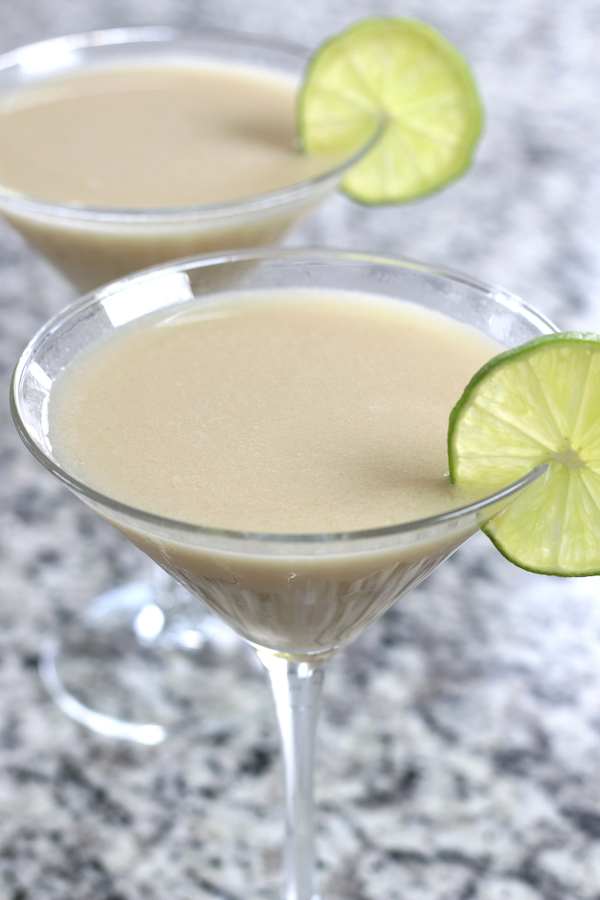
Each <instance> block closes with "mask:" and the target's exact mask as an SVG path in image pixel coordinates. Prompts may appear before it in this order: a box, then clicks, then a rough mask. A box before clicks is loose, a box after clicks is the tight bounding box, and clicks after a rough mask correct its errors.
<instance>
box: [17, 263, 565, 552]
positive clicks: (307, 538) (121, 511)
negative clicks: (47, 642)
mask: <svg viewBox="0 0 600 900" xmlns="http://www.w3.org/2000/svg"><path fill="white" fill-rule="evenodd" d="M261 259H262V260H264V261H276V260H282V261H284V260H289V261H292V262H295V263H297V262H299V261H305V262H309V261H312V262H316V261H323V260H325V261H329V262H335V261H338V262H362V263H368V264H371V265H376V264H379V265H391V266H398V267H400V268H405V269H411V270H413V271H417V272H422V273H423V274H428V275H431V276H434V277H438V278H444V279H447V280H450V281H454V282H457V283H462V284H466V285H469V286H470V287H472V288H475V289H476V290H480V291H484V292H485V293H487V294H491V295H492V296H493V297H494V299H495V300H496V301H497V302H501V303H503V305H504V306H505V307H506V308H508V309H512V310H513V311H518V312H520V313H521V314H522V315H524V317H525V318H526V319H528V320H529V321H531V322H535V323H536V324H537V325H538V326H539V327H541V328H542V330H543V332H545V333H553V332H556V331H557V329H556V327H555V326H554V325H553V323H552V322H551V321H550V320H549V319H547V318H546V316H544V315H543V314H542V313H539V312H537V311H536V310H535V309H533V308H532V307H530V306H529V305H528V304H527V303H525V302H524V301H523V300H521V299H520V298H519V297H518V296H517V295H516V294H512V293H511V292H510V291H506V290H504V289H503V288H499V287H496V286H494V285H491V284H488V283H486V282H483V281H480V280H479V279H476V278H473V277H471V276H469V275H465V274H464V273H462V272H460V271H458V270H455V269H451V268H447V267H444V266H437V265H428V264H426V263H422V262H419V261H417V260H413V259H410V258H409V257H404V256H396V255H391V254H389V255H388V254H370V253H360V252H356V251H352V250H339V249H329V248H328V249H326V250H324V249H321V248H310V247H307V248H269V247H267V248H260V249H253V250H236V251H230V252H224V253H216V254H215V253H207V254H203V255H201V256H196V257H190V258H188V259H185V260H177V261H176V262H175V263H169V264H166V265H159V266H153V267H152V268H150V269H145V270H144V271H143V272H140V273H134V274H133V275H127V276H125V277H124V278H122V279H119V280H118V281H115V282H112V283H111V284H109V285H105V286H104V287H101V288H99V289H97V290H95V291H92V292H90V293H89V294H86V295H85V296H84V297H82V298H81V299H79V300H77V301H75V303H73V304H71V305H70V306H67V307H66V308H65V309H64V310H62V311H61V312H60V313H58V314H57V315H56V316H54V317H53V318H52V319H50V320H49V321H48V322H47V323H46V324H45V325H43V326H42V328H40V329H39V331H38V332H37V334H36V335H34V337H33V338H32V339H31V341H30V342H29V344H28V345H27V347H26V348H25V349H24V350H23V353H22V354H21V357H20V358H19V360H18V362H17V365H16V367H15V370H14V372H13V376H12V380H11V387H10V408H11V414H12V417H13V421H14V424H15V427H16V429H17V432H18V433H19V436H20V437H21V439H22V441H23V443H24V444H25V446H26V447H27V449H28V450H29V451H30V452H31V453H32V455H33V456H34V457H35V458H36V459H37V460H38V462H40V463H41V464H42V465H43V466H44V467H45V468H46V469H47V470H48V471H49V472H51V473H52V475H54V476H55V477H56V478H57V479H58V480H59V481H61V482H62V483H63V484H65V485H66V486H67V487H69V488H70V489H71V490H72V491H73V492H74V493H76V494H78V495H81V496H83V497H85V498H86V499H88V500H89V501H90V502H91V503H93V504H97V505H100V506H103V507H105V508H107V509H109V510H111V511H112V512H114V513H116V514H117V515H120V516H125V517H126V518H127V519H131V520H134V521H141V522H144V523H145V524H147V525H151V526H155V527H158V528H162V529H166V530H168V531H171V532H173V531H178V532H179V533H180V534H186V535H190V536H191V535H194V536H198V537H200V536H202V537H206V538H208V539H219V538H220V539H222V540H225V541H226V542H236V543H238V544H239V542H240V541H242V542H244V543H249V542H255V543H258V544H263V545H268V544H271V545H276V544H282V545H291V544H299V545H302V546H305V547H307V546H310V545H313V546H314V545H327V544H333V543H342V544H344V545H348V544H350V543H352V542H364V541H365V540H366V541H369V540H370V539H373V540H374V539H381V538H390V537H393V536H396V535H398V536H400V535H403V534H410V533H412V532H418V531H427V530H429V529H431V528H435V527H436V526H440V525H445V524H449V523H454V522H459V521H460V520H461V519H463V518H467V517H469V516H473V515H476V514H477V513H480V512H482V511H483V510H485V509H487V508H488V507H490V506H493V505H494V504H496V503H501V502H502V501H504V500H507V499H509V498H510V497H511V496H512V495H513V494H516V493H518V492H519V491H520V490H522V489H523V488H524V487H526V486H527V485H529V484H531V483H532V482H533V481H535V480H536V479H537V478H538V477H540V475H542V474H543V473H544V472H545V471H546V469H547V466H545V465H540V466H538V467H536V468H535V469H533V470H531V471H530V472H528V473H527V474H526V475H524V476H523V477H521V478H520V479H518V480H517V481H515V482H513V483H511V484H509V485H506V486H505V487H503V488H501V489H499V490H497V491H495V492H494V493H493V494H490V495H488V496H486V497H483V498H480V499H479V500H476V501H474V502H473V503H469V504H467V505H465V506H461V507H457V508H456V509H452V510H449V511H447V512H444V513H440V514H438V515H435V516H428V517H426V518H424V519H416V520H412V521H409V522H401V523H398V524H396V525H387V526H383V527H379V528H367V529H359V530H356V531H341V532H323V533H318V532H317V533H296V534H294V533H291V534H288V533H269V532H254V531H237V530H234V529H226V528H213V527H209V526H205V525H197V524H193V523H190V522H181V521H179V520H177V519H171V518H168V517H166V516H160V515H157V514H155V513H150V512H146V511H144V510H140V509H137V508H136V507H133V506H129V505H128V504H125V503H121V502H120V501H118V500H115V499H114V498H112V497H108V496H107V495H105V494H103V493H102V492H100V491H96V490H95V489H94V488H91V487H90V486H89V485H87V484H85V483H84V482H82V481H79V480H78V479H77V478H75V477H74V476H72V475H71V474H70V473H69V472H67V471H66V470H65V469H63V468H62V467H61V466H60V465H59V464H58V463H56V462H55V461H54V460H52V459H51V458H50V457H49V456H48V455H47V454H46V453H45V452H44V451H43V450H42V449H41V448H40V447H39V446H38V444H37V443H36V441H35V440H33V439H32V437H31V436H30V434H29V430H28V428H27V425H26V424H25V421H24V417H23V416H22V415H21V410H20V401H19V388H20V385H21V383H22V380H23V377H24V375H25V373H26V371H27V367H28V365H29V363H30V362H31V361H32V357H33V356H34V354H35V353H36V351H37V350H38V349H39V348H40V347H41V346H42V345H43V343H44V342H45V340H46V339H47V338H48V337H50V336H51V335H52V334H53V333H55V332H56V331H57V330H58V329H60V328H61V327H62V326H63V325H66V324H67V323H68V322H69V321H70V320H71V319H72V318H73V317H74V316H75V315H77V314H78V313H81V312H83V311H84V310H85V309H87V308H90V307H93V306H97V305H100V304H101V303H102V302H103V300H104V299H106V298H107V297H110V296H113V295H114V294H116V293H118V292H119V291H120V290H126V289H127V288H128V286H130V285H135V284H142V283H144V282H146V281H151V280H152V279H153V278H159V277H162V276H166V275H169V274H173V273H181V272H187V271H193V270H195V269H199V268H203V267H206V266H212V265H219V264H221V265H226V264H227V263H236V262H246V261H250V260H252V261H259V260H261Z"/></svg>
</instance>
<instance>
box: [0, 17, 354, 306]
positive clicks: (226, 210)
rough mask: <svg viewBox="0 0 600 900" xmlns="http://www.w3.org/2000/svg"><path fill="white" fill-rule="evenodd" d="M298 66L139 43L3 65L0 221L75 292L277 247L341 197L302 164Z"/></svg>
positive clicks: (224, 45)
mask: <svg viewBox="0 0 600 900" xmlns="http://www.w3.org/2000/svg"><path fill="white" fill-rule="evenodd" d="M303 64H304V60H303V58H302V56H301V55H300V54H295V53H294V52H292V51H291V50H286V49H285V48H278V47H277V46H276V45H263V44H260V43H254V42H253V41H252V40H251V39H244V38H237V37H235V36H227V35H218V34H216V35H211V34H210V33H208V34H206V35H198V36H196V37H194V36H189V35H186V34H185V33H179V32H177V31H176V30H174V29H131V30H118V31H114V32H110V31H109V32H100V33H96V34H95V35H94V34H91V35H81V36H77V35H76V36H73V37H71V38H62V39H58V40H57V41H49V42H45V43H42V44H39V45H32V46H31V47H28V48H23V49H22V50H21V51H14V52H13V53H12V54H6V55H5V56H4V57H0V211H1V212H2V213H3V215H4V216H5V217H6V218H7V219H8V221H9V222H10V223H11V224H12V225H14V227H15V228H17V229H18V230H19V231H21V232H22V233H23V235H24V236H25V237H26V238H27V240H28V241H29V242H30V243H31V244H32V245H33V246H35V247H36V248H37V249H38V250H40V251H41V252H42V253H43V254H44V255H45V256H46V257H47V258H48V259H50V260H51V261H52V262H54V263H55V264H56V265H57V266H58V268H59V269H61V270H62V271H63V273H64V274H66V275H67V277H68V278H69V279H70V280H71V281H72V282H73V283H74V284H75V285H76V286H77V287H78V288H80V289H81V290H87V289H89V288H90V287H94V286H97V285H98V284H101V283H103V282H105V281H107V280H110V279H113V278H116V277H118V276H120V275H124V274H126V273H128V272H131V271H135V270H136V269H139V268H143V267H145V266H149V265H152V264H155V263H158V262H163V261H167V260H170V259H174V258H177V257H181V256H188V255H191V254H194V253H201V252H206V251H210V250H221V249H226V248H233V247H237V246H246V247H247V246H254V245H262V244H270V243H276V242H277V241H278V240H279V239H280V238H281V236H282V235H283V234H284V233H285V232H286V231H287V230H288V229H289V227H290V226H291V225H292V224H293V223H294V222H295V221H296V220H297V219H298V218H299V217H300V216H301V215H302V214H303V213H306V212H307V211H309V210H310V209H312V208H314V207H315V206H316V205H317V204H318V203H319V202H320V201H321V200H322V199H323V197H324V196H326V195H327V194H328V193H329V192H330V191H331V190H333V188H334V187H335V185H336V184H337V180H338V179H337V176H336V175H335V174H333V172H334V170H335V168H336V166H338V165H339V164H340V162H341V160H340V159H339V158H336V159H333V158H331V157H329V158H323V157H321V158H320V159H316V158H309V157H306V156H303V155H302V154H300V153H299V152H297V150H296V149H295V97H296V90H297V85H298V80H299V77H300V74H301V71H302V68H303Z"/></svg>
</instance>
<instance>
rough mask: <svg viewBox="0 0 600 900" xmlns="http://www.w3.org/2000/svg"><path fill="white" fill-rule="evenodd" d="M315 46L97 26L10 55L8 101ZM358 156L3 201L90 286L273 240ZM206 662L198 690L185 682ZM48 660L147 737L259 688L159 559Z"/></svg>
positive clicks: (62, 265) (52, 679) (291, 65)
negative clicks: (162, 192) (112, 75)
mask: <svg viewBox="0 0 600 900" xmlns="http://www.w3.org/2000/svg"><path fill="white" fill-rule="evenodd" d="M306 58H307V53H306V51H304V50H302V49H300V48H297V47H292V46H287V45H283V44H279V43H276V42H268V41H265V40H261V39H257V38H253V37H251V36H243V35H236V34H230V33H225V32H223V33H221V32H211V31H196V32H190V31H189V30H183V29H178V28H173V27H164V26H160V27H140V28H119V29H111V30H106V31H96V32H91V33H87V34H76V35H69V36H66V37H60V38H56V39H52V40H48V41H43V42H40V43H37V44H32V45H29V46H25V47H21V48H19V49H17V50H14V51H12V52H10V53H6V54H4V55H3V56H0V102H6V101H8V102H9V103H10V102H11V100H12V98H13V97H15V96H17V92H19V91H22V90H23V89H31V88H34V89H37V88H38V87H39V86H42V87H44V86H45V85H48V84H52V83H55V82H56V79H61V78H69V79H71V78H77V77H78V76H85V75H86V74H89V73H90V72H98V71H101V70H103V69H107V68H108V69H109V70H111V69H112V70H115V69H116V70H118V69H119V67H131V66H149V65H150V66H157V65H158V66H162V65H164V66H167V67H168V66H170V65H171V66H172V65H178V64H181V63H183V64H187V63H191V64H197V63H202V64H208V65H217V66H219V67H221V68H225V69H227V67H234V68H235V69H237V70H239V69H240V67H241V68H242V70H244V69H245V70H247V71H248V72H257V73H259V74H262V75H265V74H266V75H268V76H271V77H276V78H279V79H281V78H283V79H285V80H287V81H288V82H292V83H294V84H298V83H299V81H300V78H301V76H302V72H303V70H304V67H305V64H306ZM99 137H101V136H100V135H99ZM352 162H353V160H352V159H346V160H344V161H343V162H340V159H339V158H336V159H335V160H331V161H329V163H327V161H326V160H324V161H323V164H322V165H321V163H319V166H318V168H319V173H318V174H317V175H315V176H314V177H311V178H310V179H308V180H303V181H300V182H298V183H295V184H290V185H287V186H285V187H283V188H280V189H278V190H273V191H271V192H269V193H266V194H262V195H260V196H250V197H245V198H242V199H239V200H233V201H228V202H224V203H213V204H210V205H200V206H198V205H195V206H194V205H189V206H183V207H182V206H179V207H160V208H146V207H144V208H113V207H109V206H91V205H89V204H86V203H81V202H61V201H58V200H49V199H47V198H44V197H39V196H35V195H33V194H31V193H26V192H23V190H16V189H14V188H11V187H10V186H8V185H4V184H2V183H1V181H0V213H1V214H2V215H3V216H4V217H5V218H6V220H7V221H8V222H9V223H10V224H11V225H13V226H14V227H15V228H16V229H17V230H18V231H20V232H21V233H22V234H23V236H24V237H25V238H26V239H27V241H29V242H30V243H31V245H32V246H33V247H34V248H35V249H36V250H38V251H39V252H40V253H42V254H43V255H44V256H45V257H46V258H47V259H48V260H49V261H50V262H52V263H53V264H54V265H55V266H56V267H57V268H58V269H59V270H60V271H61V272H62V274H63V275H65V276H66V277H67V278H68V279H69V281H71V282H72V284H73V285H74V286H75V287H76V288H77V289H78V290H79V291H82V292H83V291H88V290H90V289H92V288H96V287H98V286H99V285H100V284H103V283H104V282H107V281H110V280H114V279H116V278H118V277H121V276H123V275H126V274H128V273H130V272H133V271H135V270H138V269H141V268H144V267H147V266H151V265H155V264H157V263H161V262H165V261H168V260H172V259H175V258H178V257H183V256H188V255H192V254H197V253H201V252H206V251H214V250H224V249H228V248H234V247H248V246H260V245H264V244H273V243H275V242H277V241H278V240H279V239H280V238H281V237H282V236H283V235H284V234H285V233H286V232H287V231H288V230H289V229H290V228H291V227H292V226H293V225H294V224H295V223H296V222H297V221H298V220H299V219H300V218H301V217H302V216H305V215H307V214H308V213H309V212H310V211H311V210H313V209H314V208H315V207H316V206H318V205H319V204H320V203H321V202H322V201H323V200H324V199H325V198H326V197H327V196H328V195H329V194H330V193H332V192H333V191H334V190H335V188H336V187H337V186H338V184H339V182H340V179H341V177H342V175H343V173H344V172H345V171H346V169H347V167H348V166H349V165H350V164H351V163H352ZM54 164H56V163H54ZM176 165H177V147H176V146H174V147H173V166H176ZM298 171H301V169H300V168H299V169H298ZM117 635H120V641H117ZM117 644H119V646H120V647H121V651H120V652H119V653H118V654H117V650H116V648H117ZM109 646H110V650H109ZM177 651H181V652H177ZM235 660H237V666H238V667H239V672H238V674H237V676H235V675H234V668H233V663H234V661H235ZM219 661H221V662H222V665H219ZM194 669H195V672H196V675H197V678H196V687H195V689H194V690H193V691H192V690H189V691H187V692H182V690H181V686H182V684H185V683H189V682H190V678H191V675H192V674H193V670H194ZM40 671H41V674H42V678H43V680H44V683H45V685H46V687H47V688H48V690H49V692H50V693H51V695H52V696H53V698H54V700H55V701H56V702H57V703H58V705H59V706H60V707H61V709H62V710H63V711H64V712H65V713H67V715H69V716H71V717H72V718H74V719H76V720H77V721H79V722H81V723H82V724H85V725H87V726H88V727H90V728H92V729H94V730H95V731H98V732H100V733H103V734H107V735H110V736H114V737H121V738H128V739H132V740H136V741H141V742H144V743H153V742H157V741H160V740H162V739H163V737H164V736H165V735H166V734H167V732H168V731H171V730H173V729H178V728H181V727H185V726H187V725H189V724H190V723H194V727H195V728H198V727H202V728H204V729H206V730H209V731H210V730H213V729H214V728H217V729H218V728H221V727H222V726H223V725H224V724H227V723H228V722H231V721H233V720H234V719H236V718H237V717H239V715H240V714H243V713H244V712H245V711H247V710H248V709H249V704H250V703H251V700H252V697H253V689H254V683H253V680H252V679H253V672H254V669H253V661H252V658H250V662H249V657H248V654H247V652H244V651H243V650H240V644H239V642H237V639H236V638H235V636H233V635H232V634H231V633H230V632H229V630H228V629H226V628H225V627H224V626H222V625H221V624H220V623H219V622H217V621H216V620H215V619H214V617H207V615H206V612H205V611H204V608H203V607H202V606H201V605H200V604H199V603H198V601H197V600H195V599H194V598H192V597H191V596H190V595H189V594H188V593H187V592H185V591H184V590H183V589H176V588H175V587H174V585H173V583H172V582H171V581H170V579H167V578H166V576H164V573H163V575H162V578H161V576H160V572H159V570H157V571H156V572H155V573H153V574H152V575H151V576H150V577H149V578H148V580H144V581H141V582H138V583H135V584H131V585H126V586H124V587H121V588H118V589H115V590H114V591H111V592H109V593H108V594H105V595H102V596H101V597H99V598H97V600H96V601H95V602H94V603H93V604H92V605H91V606H90V608H89V609H88V610H87V612H86V613H85V614H84V615H83V616H82V617H81V618H80V619H79V620H78V621H76V622H74V623H73V625H72V626H71V627H70V628H69V629H68V630H65V631H64V633H63V639H62V643H59V642H56V641H53V640H52V641H49V642H48V643H47V645H46V647H45V648H44V650H43V652H42V653H41V656H40ZM203 676H205V677H203ZM255 677H256V673H254V678H255ZM248 679H249V681H248ZM150 684H153V685H154V690H153V691H152V690H149V685H150ZM200 723H203V724H202V725H201V724H200Z"/></svg>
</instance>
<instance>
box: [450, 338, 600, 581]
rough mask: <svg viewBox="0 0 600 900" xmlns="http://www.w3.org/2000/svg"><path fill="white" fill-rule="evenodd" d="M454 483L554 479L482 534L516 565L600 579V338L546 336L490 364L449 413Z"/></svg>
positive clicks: (537, 485) (526, 494)
mask: <svg viewBox="0 0 600 900" xmlns="http://www.w3.org/2000/svg"><path fill="white" fill-rule="evenodd" d="M448 454H449V458H450V477H451V480H452V481H453V482H455V483H460V484H465V485H469V486H472V487H476V488H477V489H478V490H479V489H481V488H488V487H489V488H490V489H493V488H495V487H498V486H499V485H507V484H509V483H511V482H513V481H516V480H517V479H518V478H520V477H521V476H522V475H525V474H526V473H527V472H529V471H531V470H532V469H534V468H535V467H536V466H539V465H546V466H547V470H546V473H545V474H544V475H541V476H540V477H539V478H538V479H537V480H536V481H535V482H534V483H533V484H532V485H530V486H529V487H528V488H526V489H525V490H524V491H523V492H522V493H521V494H519V495H518V496H517V497H516V499H515V500H514V501H513V502H512V503H511V504H510V505H509V506H508V507H506V509H505V510H504V511H503V512H501V513H500V514H499V515H498V516H496V517H495V518H494V519H492V520H491V522H489V523H488V525H487V526H486V527H485V528H484V531H485V532H486V534H488V536H489V537H490V538H491V539H492V541H493V542H494V543H495V544H496V546H497V547H498V549H499V550H500V552H501V553H503V554H504V556H506V557H507V558H508V559H509V560H511V562H514V563H516V565H518V566H521V567H522V568H524V569H530V570H531V571H532V572H543V573H545V574H547V575H597V574H598V573H600V335H596V334H580V333H574V332H563V333H562V334H550V335H544V337H540V338H536V339H535V340H533V341H529V343H527V344H523V345H522V346H521V347H516V348H515V349H514V350H508V351H507V352H506V353H501V354H500V355H499V356H496V357H494V359H492V360H490V362H488V363H487V364H486V365H485V366H483V368H482V369H480V371H479V372H478V373H477V374H476V375H475V376H474V377H473V378H472V379H471V381H470V383H469V384H468V385H467V387H466V388H465V391H464V393H463V395H462V397H461V398H460V400H459V401H458V403H457V404H456V406H455V407H454V409H453V410H452V412H451V413H450V428H449V432H448Z"/></svg>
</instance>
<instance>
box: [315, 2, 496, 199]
mask: <svg viewBox="0 0 600 900" xmlns="http://www.w3.org/2000/svg"><path fill="white" fill-rule="evenodd" d="M482 122H483V113H482V107H481V103H480V101H479V96H478V92H477V88H476V86H475V82H474V80H473V76H472V74H471V71H470V69H469V66H468V64H467V63H466V61H465V60H464V59H463V57H462V56H461V55H460V53H459V52H458V51H457V50H456V49H455V48H454V47H453V46H452V45H451V44H449V43H448V41H446V40H445V39H444V38H443V37H442V36H441V35H440V34H439V33H438V32H437V31H435V29H433V28H431V27H430V26H428V25H426V24H424V23H423V22H417V21H414V20H410V19H385V18H381V19H380V18H376V19H366V20H364V21H362V22H359V23H357V24H356V25H354V26H352V27H351V28H349V29H348V30H347V31H345V32H343V33H342V34H340V35H338V36H337V37H334V38H332V40H330V41H329V42H327V43H326V44H324V45H323V46H322V47H321V48H320V49H319V50H318V51H317V53H316V55H315V56H314V57H313V59H312V61H311V63H310V65H309V67H308V70H307V73H306V76H305V80H304V84H303V86H302V89H301V92H300V96H299V101H298V125H299V136H300V141H301V144H302V146H303V149H304V150H305V151H306V152H308V153H350V152H355V151H356V150H357V149H359V148H360V147H363V146H366V145H367V144H368V143H369V141H370V140H371V139H372V138H373V136H374V135H375V134H376V133H377V131H378V130H379V129H382V134H381V136H380V137H379V139H378V140H377V141H376V143H375V146H374V147H373V148H372V149H371V150H370V151H368V153H367V154H366V155H365V156H364V157H363V158H362V159H361V160H360V161H359V162H358V163H357V164H356V165H354V166H353V167H352V168H351V169H350V171H349V172H348V174H347V175H346V176H345V178H344V180H343V182H342V189H343V190H344V191H345V192H346V193H347V194H349V195H350V196H351V197H353V198H354V199H356V200H359V201H361V202H364V203H369V204H376V203H394V202H399V201H406V200H412V199H415V198H416V197H420V196H423V195H425V194H428V193H430V192H431V191H435V190H437V189H438V188H440V187H442V186H443V185H445V184H446V183H447V182H448V181H451V180H453V179H454V178H456V177H458V176H459V175H460V174H461V173H462V172H463V171H464V170H465V169H466V168H468V166H469V165H470V163H471V158H472V154H473V150H474V148H475V144H476V143H477V139H478V137H479V135H480V132H481V128H482Z"/></svg>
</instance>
